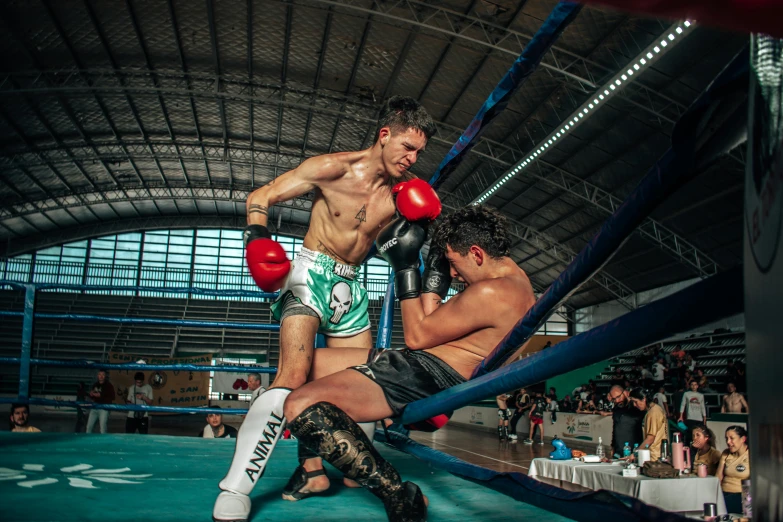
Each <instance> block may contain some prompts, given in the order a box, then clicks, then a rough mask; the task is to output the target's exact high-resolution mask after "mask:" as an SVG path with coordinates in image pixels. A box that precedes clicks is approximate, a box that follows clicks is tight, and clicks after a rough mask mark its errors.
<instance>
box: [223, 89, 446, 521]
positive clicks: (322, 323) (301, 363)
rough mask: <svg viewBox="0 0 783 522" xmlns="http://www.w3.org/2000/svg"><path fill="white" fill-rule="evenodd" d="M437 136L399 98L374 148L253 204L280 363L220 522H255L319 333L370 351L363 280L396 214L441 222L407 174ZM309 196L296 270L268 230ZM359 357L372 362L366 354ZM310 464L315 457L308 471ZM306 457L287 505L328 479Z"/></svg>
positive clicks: (314, 168) (249, 245)
mask: <svg viewBox="0 0 783 522" xmlns="http://www.w3.org/2000/svg"><path fill="white" fill-rule="evenodd" d="M434 131H435V127H434V124H433V122H432V119H431V118H430V117H429V115H428V114H427V112H426V111H425V110H424V108H423V107H422V106H421V105H419V103H418V102H416V101H415V100H414V99H412V98H404V97H392V98H390V99H389V100H388V101H387V103H386V105H385V106H384V110H383V111H382V115H381V118H380V120H379V130H378V132H377V135H376V140H375V143H374V144H373V146H372V147H370V148H369V149H367V150H362V151H358V152H340V153H335V154H325V155H323V156H318V157H314V158H310V159H307V160H305V161H304V162H302V164H301V165H299V166H298V167H297V168H295V169H294V170H291V171H289V172H286V173H285V174H283V175H281V176H280V177H278V178H277V179H275V180H273V181H271V182H269V183H268V184H267V185H265V186H263V187H261V188H259V189H258V190H255V191H254V192H252V193H251V194H250V195H249V197H248V199H247V220H248V226H247V228H246V229H245V233H244V241H245V249H246V252H245V257H246V259H247V264H248V268H249V269H250V273H251V275H252V277H253V280H254V281H255V282H256V284H257V285H258V286H259V287H260V288H261V289H262V290H265V291H268V292H271V291H276V290H278V289H280V295H279V297H278V299H277V300H276V301H275V302H274V303H273V305H272V313H273V314H274V316H275V318H276V319H277V320H278V321H280V361H279V363H278V372H277V376H276V377H275V380H274V382H273V383H272V386H270V389H269V390H267V391H266V392H264V393H263V394H262V395H261V396H260V397H259V398H258V400H256V401H255V402H253V404H252V406H251V407H250V410H249V411H248V414H247V418H246V419H245V421H244V422H243V423H242V427H241V428H240V430H239V436H238V438H237V444H236V449H235V451H234V458H233V460H232V463H231V467H230V469H229V471H228V474H227V475H226V477H225V478H224V479H223V480H222V481H221V482H220V484H219V486H220V489H221V490H222V491H221V493H220V494H219V495H218V498H217V500H216V501H215V506H214V508H213V512H212V518H213V519H214V520H216V521H241V520H247V518H248V515H249V513H250V498H249V496H248V495H249V494H250V492H251V490H252V489H253V486H254V485H255V483H256V482H257V481H258V479H259V477H261V476H262V475H263V473H264V468H265V466H266V463H267V460H268V457H269V456H270V454H271V452H272V449H273V448H274V446H275V444H276V443H277V440H278V439H279V437H280V434H281V432H282V431H283V426H284V424H285V419H284V418H283V403H284V401H285V399H286V397H287V396H288V394H289V393H291V391H292V390H294V389H296V388H298V387H300V386H301V385H303V384H304V383H305V382H306V380H307V376H308V373H309V372H310V369H311V362H312V358H313V344H314V342H315V336H316V333H317V332H321V333H323V334H324V335H325V336H326V339H327V343H326V344H327V346H328V348H335V347H343V348H344V347H354V348H357V347H358V348H365V349H369V348H370V347H371V346H372V338H371V336H370V321H369V316H368V314H367V292H366V290H365V289H364V288H363V287H362V286H361V285H360V284H359V282H358V281H357V276H358V275H359V270H360V267H359V265H360V263H362V261H363V260H364V258H365V257H366V256H367V254H368V252H369V250H370V248H371V247H372V244H373V241H375V238H376V236H377V235H378V232H379V231H380V230H381V229H382V228H383V227H384V226H386V225H387V224H388V223H389V222H390V221H391V219H392V217H393V216H394V214H395V211H399V212H400V214H401V215H402V216H405V217H406V218H407V219H410V220H411V221H414V222H420V221H421V222H424V221H431V220H434V219H435V218H436V217H437V216H438V215H439V214H440V209H441V207H440V201H439V200H438V197H437V195H436V194H435V192H434V191H433V190H432V188H431V187H430V186H429V185H428V184H427V183H426V182H424V181H422V180H420V179H414V178H413V177H412V176H411V175H410V174H409V173H408V170H409V169H410V168H411V166H413V164H414V163H416V159H417V158H418V155H419V154H420V153H421V152H422V151H423V150H424V148H425V146H426V144H427V140H428V139H429V137H430V136H432V134H433V133H434ZM400 182H404V183H400ZM311 191H314V192H315V199H314V201H313V206H312V210H311V217H310V226H309V229H308V231H307V234H306V235H305V238H304V244H303V247H302V249H301V251H300V252H299V254H298V256H297V258H296V260H295V261H294V262H293V263H289V261H288V259H287V258H286V255H285V251H284V250H283V248H282V246H280V244H279V243H277V242H276V241H274V240H272V238H271V233H270V232H269V230H268V229H267V227H266V225H267V221H268V217H269V214H268V211H269V208H270V207H271V206H272V205H274V204H276V203H280V202H282V201H288V200H291V199H293V198H295V197H297V196H301V195H304V194H306V193H308V192H311ZM395 207H396V208H395ZM281 287H282V288H281ZM360 353H362V354H364V355H363V356H364V357H365V361H366V357H367V352H366V351H365V350H362V351H361V352H360ZM363 362H364V361H363ZM345 367H346V366H343V368H345ZM372 427H373V428H374V424H373V425H372ZM308 456H313V457H316V458H315V459H310V460H309V461H306V462H305V460H306V459H307V457H308ZM300 457H301V459H300V466H299V467H298V468H297V470H296V471H295V473H294V476H293V477H292V478H291V481H290V482H289V484H288V486H286V488H285V489H286V490H285V492H284V498H285V495H286V494H288V497H290V499H291V500H296V499H297V497H298V495H299V494H300V489H301V486H302V485H304V483H306V482H307V480H308V472H309V471H310V470H311V469H315V470H316V471H313V472H312V473H311V475H312V474H315V475H318V474H320V475H323V470H322V466H321V464H320V459H318V458H317V455H315V454H314V453H310V454H309V455H308V454H307V453H303V454H301V455H300ZM308 467H309V468H311V469H308ZM318 469H320V473H319V471H318ZM320 478H321V479H323V480H327V479H326V477H325V476H323V477H320ZM326 487H328V482H327V486H326Z"/></svg>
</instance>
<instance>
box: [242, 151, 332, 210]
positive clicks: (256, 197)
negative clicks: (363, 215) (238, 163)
mask: <svg viewBox="0 0 783 522" xmlns="http://www.w3.org/2000/svg"><path fill="white" fill-rule="evenodd" d="M346 171H347V168H346V165H345V164H344V163H343V162H341V161H338V160H337V159H335V157H334V156H332V155H323V156H316V157H314V158H310V159H307V160H305V161H303V162H302V163H301V164H300V165H299V166H298V167H296V168H295V169H293V170H289V171H288V172H286V173H285V174H282V175H281V176H279V177H277V178H276V179H274V180H272V181H270V182H269V183H267V184H266V185H264V186H263V187H261V188H258V189H256V190H254V191H253V192H251V193H250V195H249V196H248V197H247V224H248V225H263V226H266V225H267V222H268V219H269V215H268V212H269V207H271V206H272V205H275V204H276V203H280V202H282V201H290V200H292V199H294V198H295V197H297V196H301V195H304V194H307V193H308V192H310V191H312V190H313V189H315V188H316V187H318V186H320V185H321V184H323V183H328V182H329V181H334V180H336V179H338V178H340V176H342V175H343V174H345V172H346Z"/></svg>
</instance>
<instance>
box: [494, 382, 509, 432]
mask: <svg viewBox="0 0 783 522" xmlns="http://www.w3.org/2000/svg"><path fill="white" fill-rule="evenodd" d="M510 398H511V396H510V395H508V394H507V393H502V394H500V395H498V396H497V397H495V402H496V403H497V405H498V439H500V440H506V439H508V438H509V432H508V421H509V420H510V418H511V410H510V409H509V407H508V400H509V399H510Z"/></svg>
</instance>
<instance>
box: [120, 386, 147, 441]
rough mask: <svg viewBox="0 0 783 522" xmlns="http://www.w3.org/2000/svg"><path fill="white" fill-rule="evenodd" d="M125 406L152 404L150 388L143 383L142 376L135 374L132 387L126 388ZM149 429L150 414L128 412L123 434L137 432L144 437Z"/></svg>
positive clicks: (145, 412)
mask: <svg viewBox="0 0 783 522" xmlns="http://www.w3.org/2000/svg"><path fill="white" fill-rule="evenodd" d="M125 402H126V403H127V404H135V405H137V406H143V405H147V406H149V405H151V404H152V386H150V385H149V384H145V383H144V374H143V373H142V372H136V375H134V376H133V386H131V387H130V388H128V396H127V397H126V399H125ZM149 429H150V414H149V412H147V411H129V412H128V418H127V419H125V433H136V430H138V432H139V433H141V434H142V435H146V434H147V433H148V432H149Z"/></svg>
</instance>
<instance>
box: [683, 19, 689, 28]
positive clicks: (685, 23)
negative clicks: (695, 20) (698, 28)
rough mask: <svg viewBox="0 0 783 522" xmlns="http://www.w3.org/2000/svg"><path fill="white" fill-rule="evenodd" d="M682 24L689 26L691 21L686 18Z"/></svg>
mask: <svg viewBox="0 0 783 522" xmlns="http://www.w3.org/2000/svg"><path fill="white" fill-rule="evenodd" d="M683 25H684V26H685V27H690V26H691V23H690V22H689V21H688V20H685V22H684V23H683Z"/></svg>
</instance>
